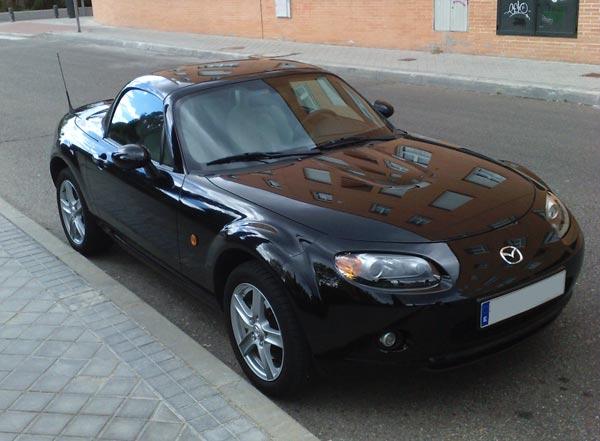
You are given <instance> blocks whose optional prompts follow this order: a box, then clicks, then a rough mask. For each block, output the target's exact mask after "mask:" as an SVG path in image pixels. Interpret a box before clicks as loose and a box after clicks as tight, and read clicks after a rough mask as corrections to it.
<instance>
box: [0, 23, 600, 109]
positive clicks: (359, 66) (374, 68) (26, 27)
mask: <svg viewBox="0 0 600 441" xmlns="http://www.w3.org/2000/svg"><path fill="white" fill-rule="evenodd" d="M82 26H83V32H82V33H81V34H77V33H74V32H73V31H74V29H75V23H74V20H69V19H58V20H57V19H52V20H36V21H30V22H21V23H5V24H0V34H2V33H4V34H15V35H18V34H28V35H39V34H43V35H44V36H45V37H47V38H55V39H68V40H70V41H73V40H75V39H77V40H79V41H86V42H92V43H96V44H104V45H112V46H118V47H126V48H138V49H145V50H151V51H159V52H166V53H170V54H180V55H182V56H195V55H199V54H202V55H206V54H212V55H214V56H215V57H217V58H241V57H248V56H276V57H285V58H289V59H294V60H299V61H304V62H307V63H313V64H317V65H320V66H324V67H327V68H330V69H332V70H335V71H338V72H340V73H347V72H353V73H355V74H362V75H368V76H371V77H375V78H377V79H386V78H393V79H396V80H400V81H402V82H406V83H410V84H426V85H437V86H442V87H450V88H457V89H461V90H472V91H477V92H483V93H492V94H495V93H500V94H506V95H515V96H522V97H529V98H538V99H544V100H559V101H570V102H575V103H582V104H588V105H600V65H586V64H573V63H559V62H550V61H536V60H524V59H516V58H501V57H487V56H476V55H462V54H450V53H443V54H431V53H427V52H415V51H402V50H390V49H372V48H360V47H347V46H333V45H323V44H308V43H296V42H290V41H278V40H261V39H250V38H238V37H226V36H216V35H202V34H184V33H175V32H159V31H151V30H145V29H131V28H117V27H109V26H103V25H100V24H98V23H96V22H95V21H94V20H93V18H92V17H83V18H82ZM589 74H598V77H593V76H586V75H589Z"/></svg>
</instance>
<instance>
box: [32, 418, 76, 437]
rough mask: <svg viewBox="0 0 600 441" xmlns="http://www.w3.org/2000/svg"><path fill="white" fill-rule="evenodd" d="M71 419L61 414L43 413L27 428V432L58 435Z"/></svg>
mask: <svg viewBox="0 0 600 441" xmlns="http://www.w3.org/2000/svg"><path fill="white" fill-rule="evenodd" d="M71 418H72V417H71V416H70V415H64V414H60V413H43V414H41V415H40V416H39V417H38V418H37V419H36V420H35V421H34V422H33V424H32V425H31V426H29V427H28V428H27V432H28V433H34V434H40V435H58V434H59V433H60V432H61V431H62V430H63V428H64V427H65V426H66V425H67V423H68V422H69V420H70V419H71Z"/></svg>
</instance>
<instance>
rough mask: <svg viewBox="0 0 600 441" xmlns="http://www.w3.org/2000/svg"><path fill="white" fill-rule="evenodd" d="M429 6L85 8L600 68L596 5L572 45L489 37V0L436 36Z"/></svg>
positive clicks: (270, 34)
mask: <svg viewBox="0 0 600 441" xmlns="http://www.w3.org/2000/svg"><path fill="white" fill-rule="evenodd" d="M433 3H434V2H433V0H413V1H411V2H407V1H406V2H405V1H402V2H400V1H398V0H328V1H324V0H292V18H291V19H286V18H276V17H275V2H274V0H218V1H216V0H177V1H172V0H171V1H169V0H152V1H151V2H150V1H148V0H127V1H124V0H93V5H94V13H95V16H96V19H97V20H99V21H100V22H102V23H106V24H111V25H122V26H137V27H145V28H154V29H161V30H171V31H183V32H199V33H208V34H221V35H236V36H245V37H258V38H260V37H261V36H264V37H265V38H275V39H278V38H280V39H288V40H296V41H306V42H319V43H334V44H346V45H348V44H349V45H358V46H367V47H385V48H398V49H413V50H426V51H429V50H434V49H436V50H437V49H441V50H443V51H445V52H461V53H471V54H486V55H499V56H510V57H522V58H537V59H546V60H562V61H572V62H580V63H594V64H600V0H580V6H579V28H578V36H577V38H551V37H524V36H505V35H504V36H502V35H496V7H497V0H469V31H468V32H436V31H434V30H433ZM261 6H262V11H261ZM261 12H262V13H261Z"/></svg>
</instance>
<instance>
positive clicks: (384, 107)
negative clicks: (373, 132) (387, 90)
mask: <svg viewBox="0 0 600 441" xmlns="http://www.w3.org/2000/svg"><path fill="white" fill-rule="evenodd" d="M373 108H374V109H375V110H377V112H379V114H380V115H381V116H383V117H384V118H389V117H390V116H392V115H393V114H394V106H392V105H391V104H390V103H388V102H387V101H382V100H377V101H375V102H374V103H373Z"/></svg>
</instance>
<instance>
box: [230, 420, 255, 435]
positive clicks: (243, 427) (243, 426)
mask: <svg viewBox="0 0 600 441" xmlns="http://www.w3.org/2000/svg"><path fill="white" fill-rule="evenodd" d="M224 427H226V428H227V430H229V431H230V432H231V433H233V434H234V435H238V434H240V433H243V432H247V431H248V430H250V429H252V428H253V427H254V424H252V423H251V422H250V420H249V419H248V418H245V417H241V418H237V419H235V420H233V421H230V422H228V423H227V424H225V425H224Z"/></svg>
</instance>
